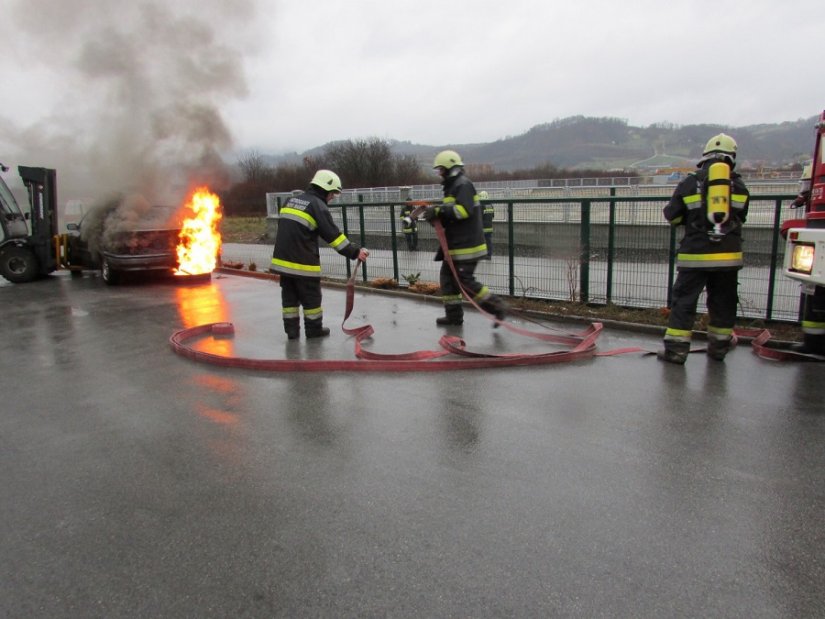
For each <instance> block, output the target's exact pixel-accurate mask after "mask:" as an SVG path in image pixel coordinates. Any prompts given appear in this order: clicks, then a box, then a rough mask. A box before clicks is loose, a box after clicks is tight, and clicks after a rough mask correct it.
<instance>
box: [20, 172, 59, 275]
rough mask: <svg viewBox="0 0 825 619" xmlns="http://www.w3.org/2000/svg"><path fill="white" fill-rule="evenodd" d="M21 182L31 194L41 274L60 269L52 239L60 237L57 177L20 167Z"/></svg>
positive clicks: (33, 236)
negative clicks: (58, 233)
mask: <svg viewBox="0 0 825 619" xmlns="http://www.w3.org/2000/svg"><path fill="white" fill-rule="evenodd" d="M18 170H19V172H20V178H22V179H23V184H24V185H25V186H26V190H27V191H28V193H29V206H30V208H31V215H30V218H31V219H30V225H31V237H30V238H31V247H32V249H33V250H34V253H35V255H36V256H37V260H38V261H39V263H40V271H41V272H42V273H51V272H52V271H54V270H55V269H56V268H57V267H58V264H57V260H56V258H55V252H54V249H53V246H52V244H53V238H54V236H55V234H57V180H56V179H57V174H56V172H55V171H54V170H51V169H49V168H31V167H27V166H18Z"/></svg>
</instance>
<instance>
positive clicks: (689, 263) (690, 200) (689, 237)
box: [662, 161, 750, 269]
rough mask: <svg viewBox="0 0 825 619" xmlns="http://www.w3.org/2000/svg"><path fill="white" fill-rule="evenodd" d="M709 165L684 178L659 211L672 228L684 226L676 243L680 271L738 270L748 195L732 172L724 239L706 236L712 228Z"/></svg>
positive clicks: (739, 178)
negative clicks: (709, 198)
mask: <svg viewBox="0 0 825 619" xmlns="http://www.w3.org/2000/svg"><path fill="white" fill-rule="evenodd" d="M711 163H713V162H712V161H707V162H704V164H703V166H702V168H701V169H700V170H698V171H697V172H695V173H693V174H689V175H688V176H687V177H685V178H684V179H683V180H682V181H681V182H680V183H679V184H678V185H677V186H676V190H675V191H674V192H673V196H672V197H671V198H670V202H668V204H667V206H665V208H664V210H663V211H662V212H663V214H664V216H665V219H667V220H668V221H669V222H670V223H671V224H672V225H674V226H676V225H684V227H685V234H684V236H683V237H682V240H681V241H680V243H679V251H678V253H677V255H676V266H677V267H678V268H680V269H740V268H742V265H743V264H744V258H743V253H742V224H743V223H745V220H746V219H747V216H748V204H749V200H750V194H749V192H748V189H747V187H746V186H745V183H744V182H743V181H742V177H741V176H739V174H737V173H736V172H733V171H732V172H731V194H730V215H729V218H728V221H727V222H725V223H724V224H723V225H722V233H723V236H722V238H721V239H718V240H713V239H712V238H711V237H710V236H709V235H708V232H709V231H711V230H712V228H713V226H712V225H711V224H710V222H709V221H708V219H707V207H706V204H705V202H706V200H705V189H706V188H705V182H706V180H707V168H708V167H709V166H710V164H711Z"/></svg>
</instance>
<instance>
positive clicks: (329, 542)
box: [0, 274, 825, 617]
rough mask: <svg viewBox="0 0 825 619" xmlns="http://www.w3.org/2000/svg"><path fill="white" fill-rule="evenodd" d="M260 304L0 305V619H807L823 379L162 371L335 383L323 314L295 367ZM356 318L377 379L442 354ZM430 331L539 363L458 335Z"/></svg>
mask: <svg viewBox="0 0 825 619" xmlns="http://www.w3.org/2000/svg"><path fill="white" fill-rule="evenodd" d="M279 292H280V291H279V289H278V286H277V284H275V283H273V282H271V281H266V280H261V279H252V278H247V277H241V276H236V275H218V274H214V275H213V276H212V279H211V281H206V282H204V283H201V284H198V285H182V284H180V283H179V282H168V281H153V280H145V281H132V282H128V283H127V284H126V285H123V286H119V287H107V286H106V285H104V283H103V282H102V281H101V280H100V279H99V278H97V277H95V276H93V275H91V274H87V275H86V276H84V277H82V278H71V277H69V276H68V275H67V274H59V275H54V276H51V277H49V278H48V279H46V280H43V281H38V282H35V283H32V284H26V285H17V286H13V285H3V286H0V307H2V315H3V319H2V321H0V334H2V338H1V339H0V350H2V355H0V370H1V371H0V381H2V400H3V402H2V405H0V406H2V414H0V557H2V560H1V561H0V616H3V617H722V616H724V617H815V616H819V617H821V616H825V533H824V532H823V531H824V530H825V527H823V513H825V407H824V406H823V385H825V380H823V379H824V378H825V365H823V364H816V363H808V364H800V363H779V362H772V361H766V360H762V359H759V358H757V357H756V356H755V355H753V354H752V352H751V350H750V348H749V347H747V346H740V347H739V348H737V349H736V350H734V351H733V352H732V353H731V354H730V355H729V356H728V359H727V360H726V361H725V362H724V363H719V362H715V361H712V360H709V359H707V358H706V356H705V355H703V354H697V355H691V358H690V359H689V360H688V363H687V365H686V366H685V367H677V366H671V365H667V364H663V363H661V362H658V361H657V360H656V359H655V358H653V357H651V356H643V355H640V354H629V355H622V356H616V357H604V358H594V359H587V360H581V361H576V362H573V363H567V364H559V365H549V366H540V367H519V368H502V369H487V370H468V371H456V372H425V373H383V374H382V373H378V374H375V373H352V372H349V373H334V374H331V373H330V374H320V373H265V372H256V371H250V370H238V369H231V368H222V367H216V366H210V365H207V364H201V363H197V362H194V361H192V360H190V359H187V358H184V357H181V356H179V355H176V354H174V353H173V352H172V351H171V349H170V346H169V343H168V339H169V337H170V336H171V335H172V333H173V332H175V331H177V330H179V329H183V328H186V327H191V326H196V325H199V324H204V323H207V322H222V321H231V322H232V323H233V324H234V325H235V328H236V334H235V336H234V338H223V339H220V340H215V341H212V342H206V343H205V344H203V346H205V347H206V349H208V350H211V351H212V352H216V353H219V354H238V355H243V356H249V357H257V358H289V359H352V358H353V357H354V355H353V342H352V339H351V338H348V337H346V336H345V335H344V334H343V333H342V332H341V330H340V327H339V325H340V320H341V317H342V314H343V308H344V300H345V295H344V292H343V290H342V289H341V288H325V291H324V310H325V315H326V324H327V326H330V327H332V330H333V333H332V335H331V336H330V337H329V338H327V339H325V340H320V341H319V340H315V341H306V340H304V339H301V340H299V341H297V342H287V341H286V339H285V336H284V334H283V332H282V328H281V321H280V297H279ZM355 305H356V309H355V313H354V315H353V319H351V323H348V324H352V325H357V324H362V323H363V322H369V323H371V324H372V325H373V326H374V327H375V330H376V334H375V336H374V337H373V339H372V341H371V342H369V343H368V346H369V347H370V348H371V349H373V350H376V351H378V352H408V351H410V350H418V349H433V348H435V347H436V346H437V340H438V337H439V336H440V334H441V333H443V331H442V330H439V329H438V328H436V326H435V324H434V320H435V318H436V317H437V316H438V315H440V313H441V309H440V306H439V304H437V303H434V302H428V301H425V300H421V299H415V298H411V297H406V296H401V295H398V296H396V295H387V294H378V293H372V292H360V291H359V292H357V293H356V298H355ZM524 326H527V325H524ZM556 326H557V327H559V328H561V329H565V330H579V329H580V328H582V325H576V324H572V323H568V324H557V325H556ZM455 333H457V334H461V335H463V337H464V338H465V339H466V341H467V343H468V346H470V347H473V348H475V349H478V350H486V351H504V352H514V351H520V350H529V351H534V350H536V347H537V345H536V344H534V343H531V342H529V341H526V340H525V339H524V338H522V337H520V336H518V335H515V334H512V333H509V332H506V331H504V330H501V329H499V330H493V329H491V328H490V324H489V323H488V322H487V321H486V320H485V319H484V318H483V317H481V316H479V315H477V314H475V313H472V312H469V311H468V313H467V320H466V322H465V324H464V326H463V327H462V328H461V329H460V331H455ZM658 343H659V337H658V335H656V334H644V333H636V332H632V331H625V330H621V329H607V330H605V332H604V333H603V334H602V336H601V337H600V339H599V341H598V346H599V349H600V350H610V349H613V348H619V347H626V346H641V347H645V348H649V349H651V350H655V349H656V348H657V347H658Z"/></svg>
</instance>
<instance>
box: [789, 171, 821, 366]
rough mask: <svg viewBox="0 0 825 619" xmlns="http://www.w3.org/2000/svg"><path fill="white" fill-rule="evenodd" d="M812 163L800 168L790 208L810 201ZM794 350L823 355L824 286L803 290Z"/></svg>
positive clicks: (807, 206) (806, 207)
mask: <svg viewBox="0 0 825 619" xmlns="http://www.w3.org/2000/svg"><path fill="white" fill-rule="evenodd" d="M812 172H813V163H809V164H808V165H806V166H805V167H804V168H803V170H802V177H801V178H800V179H799V195H797V196H796V198H795V199H794V201H793V202H791V208H799V207H805V210H806V212H807V211H808V208H809V207H810V202H811V176H812ZM792 350H793V351H794V352H799V353H804V354H808V355H825V286H814V287H813V291H810V290H806V291H805V300H804V304H803V308H802V343H801V344H795V345H794V346H793V347H792Z"/></svg>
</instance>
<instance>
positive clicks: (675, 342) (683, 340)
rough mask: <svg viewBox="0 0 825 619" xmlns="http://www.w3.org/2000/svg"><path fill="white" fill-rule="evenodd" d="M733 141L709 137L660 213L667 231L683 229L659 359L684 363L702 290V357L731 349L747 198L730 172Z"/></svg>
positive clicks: (720, 357) (741, 184) (722, 355)
mask: <svg viewBox="0 0 825 619" xmlns="http://www.w3.org/2000/svg"><path fill="white" fill-rule="evenodd" d="M736 151H737V145H736V141H735V140H734V139H733V138H732V137H730V136H729V135H726V134H724V133H720V134H719V135H715V136H713V137H712V138H711V139H710V140H709V141H708V143H707V145H706V146H705V149H704V150H703V151H702V158H701V159H700V160H699V162H698V163H697V168H698V170H697V171H696V172H692V173H691V174H689V175H688V176H687V177H685V179H683V180H682V181H681V182H680V183H679V184H678V185H677V187H676V190H675V191H674V192H673V196H672V197H671V199H670V202H668V204H667V206H665V208H664V210H663V213H664V216H665V219H667V220H668V221H669V222H670V223H671V225H673V226H684V236H683V237H682V240H681V242H680V243H679V249H678V253H677V256H676V267H677V269H678V275H677V277H676V282H675V283H674V285H673V291H672V299H671V305H670V317H669V319H668V326H667V331H666V332H665V336H664V350H663V351H661V352H659V354H658V356H659V359H662V360H663V361H668V362H671V363H677V364H684V363H685V361H687V356H688V353H689V352H690V340H691V335H692V333H693V325H694V322H695V320H696V305H697V303H698V301H699V295H700V294H701V293H702V291H703V290H707V308H708V349H707V350H708V356H710V357H711V358H713V359H716V360H719V361H721V360H723V359H724V358H725V355H726V354H727V353H728V351H729V350H730V348H731V342H732V337H733V327H734V323H735V321H736V308H737V304H738V301H739V297H738V293H737V286H738V278H739V270H740V269H741V268H742V265H743V263H744V262H743V255H742V236H741V228H742V224H743V223H745V220H746V218H747V215H748V202H749V199H750V194H749V193H748V189H747V187H746V186H745V183H744V181H743V180H742V178H741V177H740V176H739V174H737V173H736V172H734V171H733V168H734V166H735V165H736Z"/></svg>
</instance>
